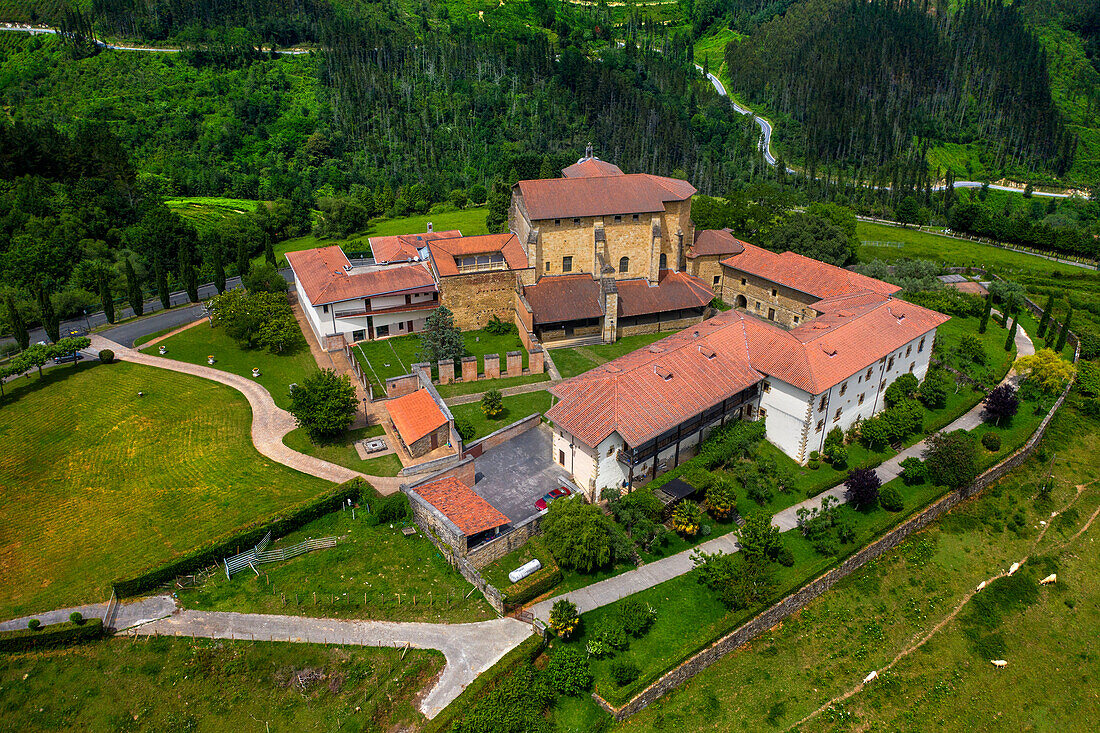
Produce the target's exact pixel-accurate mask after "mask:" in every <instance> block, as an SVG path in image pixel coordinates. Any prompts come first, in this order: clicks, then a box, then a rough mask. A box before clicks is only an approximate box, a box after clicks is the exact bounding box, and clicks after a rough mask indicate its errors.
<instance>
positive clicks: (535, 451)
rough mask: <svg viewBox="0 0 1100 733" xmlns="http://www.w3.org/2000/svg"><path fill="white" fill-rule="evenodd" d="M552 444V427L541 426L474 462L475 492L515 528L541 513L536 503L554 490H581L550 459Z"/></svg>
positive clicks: (540, 424) (492, 449) (484, 454)
mask: <svg viewBox="0 0 1100 733" xmlns="http://www.w3.org/2000/svg"><path fill="white" fill-rule="evenodd" d="M551 442H552V437H551V432H550V428H548V427H547V426H546V425H543V424H542V423H539V425H537V426H536V427H533V428H531V429H530V430H528V431H527V432H526V433H523V434H521V435H517V436H516V437H514V438H512V439H511V440H509V441H508V442H506V443H501V444H500V445H498V446H497V447H496V448H490V449H489V450H487V451H485V453H483V454H482V455H481V457H480V458H478V459H477V460H476V461H475V462H474V471H475V479H474V490H475V491H477V493H478V494H480V495H481V496H482V497H483V498H484V499H486V500H487V501H488V502H489V503H490V504H492V505H493V506H495V507H496V508H497V509H499V510H500V511H501V512H502V513H503V514H504V515H505V516H506V517H508V519H509V521H511V522H512V524H513V525H514V524H519V523H520V522H522V521H524V520H525V519H528V518H530V517H533V516H534V515H536V514H538V513H539V510H538V509H537V508H536V507H535V502H536V501H538V500H539V499H540V498H542V496H543V494H545V493H546V492H548V491H550V490H551V489H556V488H558V487H560V486H567V487H569V488H570V490H572V491H578V489H577V487H576V486H575V485H574V484H573V482H572V481H571V480H570V478H569V473H568V472H567V471H566V470H565V469H564V468H562V467H561V466H559V465H558V464H556V463H554V462H553V461H552V460H551V459H550V446H551Z"/></svg>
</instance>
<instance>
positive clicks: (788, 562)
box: [775, 545, 794, 568]
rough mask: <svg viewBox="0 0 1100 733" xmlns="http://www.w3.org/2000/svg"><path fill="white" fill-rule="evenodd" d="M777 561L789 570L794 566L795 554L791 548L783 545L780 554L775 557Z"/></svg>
mask: <svg viewBox="0 0 1100 733" xmlns="http://www.w3.org/2000/svg"><path fill="white" fill-rule="evenodd" d="M775 561H776V562H777V563H779V564H780V565H782V566H783V567H785V568H789V567H791V566H792V565H794V553H793V552H792V551H791V548H789V547H787V546H786V545H783V546H782V547H780V548H779V552H778V554H776V556H775Z"/></svg>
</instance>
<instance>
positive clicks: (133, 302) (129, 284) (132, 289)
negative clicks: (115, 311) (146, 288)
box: [123, 257, 145, 316]
mask: <svg viewBox="0 0 1100 733" xmlns="http://www.w3.org/2000/svg"><path fill="white" fill-rule="evenodd" d="M123 263H124V264H125V272H126V299H127V300H129V301H130V307H131V308H132V309H133V311H134V315H135V316H140V315H143V314H144V313H145V298H144V297H142V293H141V282H140V281H139V280H138V276H137V273H136V272H134V266H133V264H132V263H131V262H130V258H129V257H127V258H126V259H125V260H123Z"/></svg>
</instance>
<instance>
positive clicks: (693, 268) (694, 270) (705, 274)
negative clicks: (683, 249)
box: [685, 255, 729, 296]
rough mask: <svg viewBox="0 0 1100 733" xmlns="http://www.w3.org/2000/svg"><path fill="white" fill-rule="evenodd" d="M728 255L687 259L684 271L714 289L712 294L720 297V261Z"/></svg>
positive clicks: (721, 278)
mask: <svg viewBox="0 0 1100 733" xmlns="http://www.w3.org/2000/svg"><path fill="white" fill-rule="evenodd" d="M727 257H729V255H700V256H698V257H692V258H690V259H688V261H687V266H686V267H685V271H686V272H687V273H688V274H689V275H694V276H695V277H697V278H699V279H700V280H702V281H703V282H705V283H706V284H707V285H709V286H711V287H712V288H714V294H715V295H718V296H721V295H722V280H723V277H722V269H723V268H722V265H721V264H720V263H721V260H723V259H725V258H727Z"/></svg>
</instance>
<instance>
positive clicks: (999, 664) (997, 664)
mask: <svg viewBox="0 0 1100 733" xmlns="http://www.w3.org/2000/svg"><path fill="white" fill-rule="evenodd" d="M989 661H990V663H991V664H992V665H993V666H994V667H1007V666H1008V662H1006V661H1005V660H1003V659H990V660H989Z"/></svg>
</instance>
